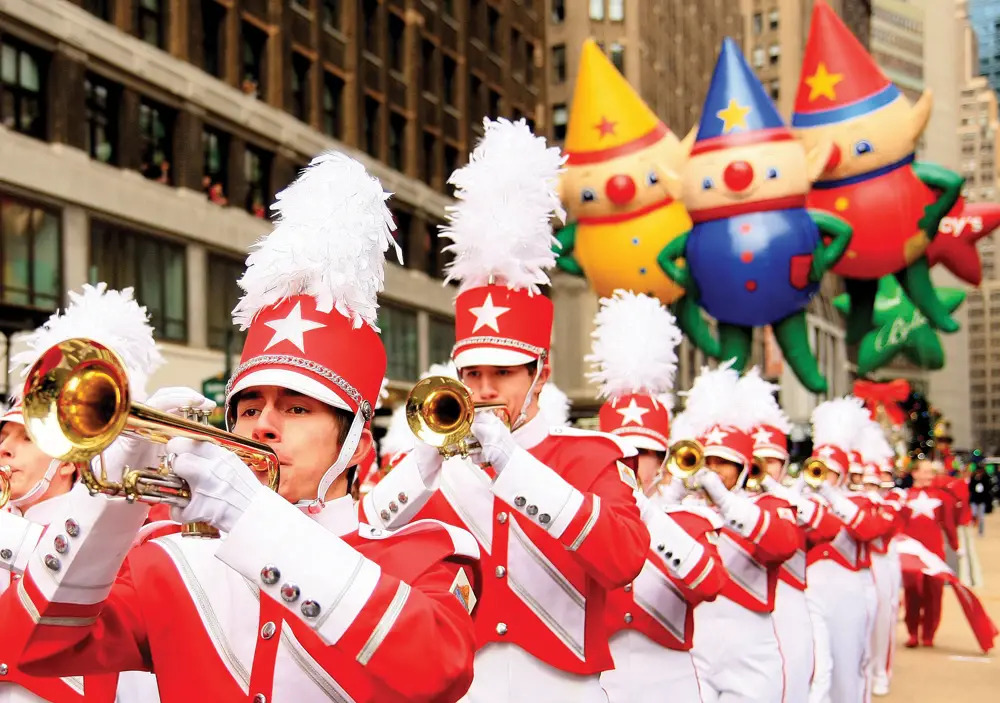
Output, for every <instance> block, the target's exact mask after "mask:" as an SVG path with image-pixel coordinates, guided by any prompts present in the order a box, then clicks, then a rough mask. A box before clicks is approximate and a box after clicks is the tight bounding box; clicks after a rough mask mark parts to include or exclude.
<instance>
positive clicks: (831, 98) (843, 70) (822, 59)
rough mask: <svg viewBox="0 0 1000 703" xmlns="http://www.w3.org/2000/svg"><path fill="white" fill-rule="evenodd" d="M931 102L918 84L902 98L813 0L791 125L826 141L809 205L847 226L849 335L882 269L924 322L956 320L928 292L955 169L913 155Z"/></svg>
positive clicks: (842, 264)
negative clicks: (825, 159)
mask: <svg viewBox="0 0 1000 703" xmlns="http://www.w3.org/2000/svg"><path fill="white" fill-rule="evenodd" d="M931 102H932V101H931V95H930V93H929V92H926V93H924V95H923V96H922V97H921V98H920V100H918V101H917V103H916V104H911V103H910V101H909V100H908V99H907V98H906V96H904V95H903V94H902V93H901V92H900V91H899V89H898V88H896V86H895V85H893V84H892V82H891V81H889V79H888V78H886V76H885V74H883V73H882V71H881V69H879V67H878V65H877V64H876V63H875V61H874V60H873V59H872V57H871V56H869V55H868V52H867V51H866V50H865V48H864V47H863V46H862V45H861V43H860V42H859V41H858V40H857V39H856V38H855V37H854V35H853V34H852V33H851V31H850V30H849V29H848V28H847V26H846V25H845V24H844V23H843V22H842V21H841V20H840V18H838V17H837V15H836V13H834V11H833V10H831V9H830V7H829V6H828V5H827V4H826V3H824V2H823V1H822V0H816V4H815V6H814V8H813V15H812V23H811V26H810V29H809V38H808V41H807V43H806V48H805V57H804V60H803V65H802V74H801V79H800V83H799V88H798V94H797V95H796V99H795V108H794V113H793V116H792V127H793V128H794V129H795V130H796V133H797V135H798V137H799V138H800V139H802V140H803V142H804V143H805V144H806V146H807V147H809V148H812V147H815V146H816V145H819V144H822V143H824V142H825V141H832V142H833V143H834V145H835V148H834V151H833V154H832V156H831V158H830V161H829V163H828V164H827V166H826V169H825V171H824V172H823V174H822V176H821V177H820V178H819V180H818V181H817V182H816V183H815V184H814V185H813V190H812V192H811V194H810V196H809V206H810V207H811V208H816V209H819V210H823V211H825V212H828V213H830V214H834V215H837V216H839V217H841V218H843V219H845V220H846V221H847V222H849V223H850V224H851V225H852V227H853V228H854V236H853V237H852V239H851V243H850V246H849V247H848V249H847V253H846V255H845V256H844V257H843V258H842V259H841V260H840V261H839V262H838V263H837V265H836V266H835V267H834V269H833V270H834V272H835V273H837V274H838V275H840V276H842V277H843V278H844V279H845V283H846V287H847V290H848V292H849V293H850V295H851V314H850V316H849V318H848V323H847V342H848V343H849V344H853V343H855V342H857V341H859V340H860V339H861V338H862V337H863V336H864V335H865V333H866V332H868V331H869V330H870V329H871V327H872V324H873V320H872V311H873V306H874V304H875V295H876V292H877V289H878V286H879V280H880V279H881V278H882V277H883V276H886V275H890V274H891V275H894V276H895V277H896V279H897V280H898V281H899V283H900V285H901V286H902V287H903V289H904V290H905V292H906V294H907V296H908V298H909V299H910V300H912V301H913V303H914V304H915V305H916V307H917V308H918V309H919V310H920V311H921V313H923V315H924V316H925V317H926V318H927V320H928V321H929V323H930V324H931V325H933V326H934V327H936V328H938V329H941V330H944V331H946V332H954V331H955V330H957V329H958V324H957V323H956V322H955V321H954V320H952V319H951V316H950V315H949V313H948V309H947V305H945V303H944V302H943V301H941V300H940V299H938V297H937V296H936V295H935V293H934V287H933V286H932V285H931V281H930V275H929V266H928V262H927V258H926V252H927V247H928V245H929V244H930V242H931V240H932V239H933V238H934V237H935V235H936V234H937V232H938V227H939V225H940V222H941V219H942V218H943V217H944V216H945V215H947V214H948V212H949V211H950V210H951V209H952V207H953V206H954V204H955V202H956V200H957V199H958V196H959V193H960V191H961V188H962V183H963V178H962V177H961V176H960V175H958V174H957V173H954V172H952V171H949V170H947V169H945V168H942V167H940V166H935V165H932V164H927V163H921V162H917V161H914V150H915V149H916V145H917V141H918V139H919V138H920V135H921V133H922V132H923V131H924V128H925V127H926V125H927V120H928V118H929V117H930V112H931Z"/></svg>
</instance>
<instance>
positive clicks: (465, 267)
mask: <svg viewBox="0 0 1000 703" xmlns="http://www.w3.org/2000/svg"><path fill="white" fill-rule="evenodd" d="M485 126H486V134H485V136H484V137H483V139H482V140H481V141H480V143H479V145H477V147H476V149H475V150H474V151H473V153H472V156H471V159H470V162H469V164H468V165H467V166H465V167H463V168H461V169H459V170H458V171H456V172H455V173H454V174H453V175H452V181H453V182H454V183H456V185H458V190H457V192H456V199H457V205H456V206H455V207H454V208H453V210H452V212H451V214H450V220H451V221H450V223H449V225H448V226H447V227H446V228H445V230H444V231H443V234H445V236H448V237H450V238H451V239H452V240H453V241H454V243H453V245H452V246H451V249H452V250H453V251H454V252H455V254H456V256H455V260H454V261H453V262H452V264H451V265H450V267H449V276H450V277H451V278H457V279H458V280H460V281H461V284H462V285H461V288H460V292H459V295H458V297H457V299H456V301H455V335H456V343H455V348H454V353H453V359H454V361H455V364H456V366H457V368H458V369H459V370H462V369H464V368H468V367H472V368H483V367H490V368H497V367H499V368H528V369H529V370H530V373H532V374H533V375H534V381H533V382H532V384H531V387H530V388H529V390H528V394H527V397H526V398H525V400H524V402H523V404H522V407H521V408H520V409H519V410H520V412H518V409H517V408H515V409H514V412H513V413H512V416H511V418H510V420H511V424H512V427H513V432H512V433H510V434H508V433H507V432H506V430H500V431H499V432H498V434H499V438H498V439H496V440H495V442H496V443H498V444H499V445H502V446H503V447H505V449H504V450H503V453H504V456H503V457H502V458H503V460H504V467H503V468H502V470H500V468H499V467H498V466H497V462H496V461H490V463H491V464H492V466H486V467H484V466H481V465H477V464H476V463H475V462H473V461H471V460H469V459H463V458H461V457H457V458H452V459H449V460H447V461H445V462H444V463H443V466H442V465H441V464H440V461H438V462H437V464H436V465H435V463H434V461H433V460H432V459H431V458H430V456H431V455H434V456H436V451H435V452H430V453H428V451H427V450H428V449H429V448H428V447H426V445H422V443H418V445H417V446H416V447H415V449H414V451H413V452H411V453H410V454H409V455H407V457H406V458H405V459H403V460H402V461H401V462H400V463H399V464H398V465H396V467H395V468H394V469H393V470H392V471H391V473H389V474H388V475H387V476H386V478H384V479H383V480H382V481H381V482H380V483H379V484H378V485H377V486H375V488H374V489H373V490H372V492H371V493H369V494H368V495H367V496H366V497H365V499H364V500H363V501H362V503H361V510H362V513H363V515H365V516H366V518H367V519H368V520H369V521H371V523H372V524H374V525H378V526H380V527H385V528H389V529H396V528H397V527H399V526H400V525H404V524H406V523H408V522H409V521H411V520H413V519H415V518H417V517H433V518H436V519H440V520H442V521H444V522H449V523H452V524H455V525H461V526H463V527H465V528H466V529H468V530H469V531H470V532H472V534H474V535H475V536H476V539H477V540H478V542H479V545H480V548H481V553H482V554H481V564H482V572H483V588H482V594H481V597H480V599H479V604H478V606H477V608H476V613H475V621H476V646H477V649H478V652H477V655H476V662H475V680H474V681H473V684H472V688H471V689H470V691H469V693H468V695H467V698H466V700H468V701H470V702H471V703H480V702H483V701H490V702H492V701H521V700H525V699H527V698H529V697H531V698H540V699H544V700H552V701H571V700H572V701H581V702H589V701H595V702H596V701H605V700H606V697H605V694H604V692H603V691H602V690H601V687H600V683H599V674H600V672H602V671H605V670H607V669H610V668H611V667H612V665H613V664H612V660H611V655H610V652H609V650H608V632H607V628H606V620H605V613H606V607H607V596H608V593H609V591H612V590H614V589H616V588H621V587H623V586H624V585H626V584H628V583H630V582H632V580H633V579H634V578H635V577H636V575H637V574H638V573H639V572H640V570H641V569H642V565H643V560H644V556H645V554H646V552H647V549H648V546H649V532H648V530H647V529H646V527H645V525H644V524H643V523H642V520H641V519H640V516H639V509H638V507H637V506H636V503H635V499H634V497H633V495H632V488H631V487H630V486H629V484H628V483H626V482H625V480H623V478H622V476H621V474H620V473H619V468H618V467H619V461H620V460H622V459H623V458H624V457H625V454H626V453H629V452H631V450H626V449H624V448H623V447H622V446H620V445H619V444H618V443H617V442H616V441H615V439H614V438H612V437H610V436H608V435H604V434H600V433H594V432H587V431H583V430H576V429H571V428H568V427H550V426H549V424H548V423H547V421H546V419H545V418H544V417H543V416H541V415H540V414H539V413H538V411H537V403H536V402H535V400H534V396H535V395H536V394H537V392H538V391H539V390H540V388H539V386H540V383H539V381H540V379H541V376H542V375H543V374H545V375H547V367H548V364H549V363H550V362H549V344H550V338H551V335H552V316H553V307H552V302H551V301H550V300H549V299H548V298H546V297H545V296H543V295H541V294H540V293H539V292H538V288H537V286H538V285H540V284H544V283H546V282H547V281H548V278H547V276H546V274H545V271H544V269H545V268H548V267H551V266H552V265H553V264H554V255H553V254H552V251H551V248H552V245H553V241H554V240H553V237H552V231H551V227H550V226H549V224H548V222H549V219H550V217H551V213H552V212H553V211H557V212H559V211H560V208H559V205H558V197H557V196H556V194H555V191H554V187H555V184H556V179H557V177H558V173H559V168H560V166H561V164H562V161H563V157H561V156H560V155H559V152H558V149H554V148H547V147H546V145H545V142H544V140H543V139H541V138H537V137H535V136H534V135H532V134H531V132H530V130H529V129H528V127H527V126H526V125H525V123H524V121H523V120H520V121H518V122H516V123H510V122H508V121H507V120H503V119H501V120H498V121H496V122H491V121H489V120H486V121H485ZM513 203H517V206H516V207H513V206H512V205H513ZM539 262H542V263H541V264H539ZM489 420H495V418H494V417H492V416H487V417H485V418H484V417H482V415H480V416H477V419H476V424H474V425H473V433H475V432H477V431H479V430H478V429H477V428H478V427H483V426H484V425H486V426H489V425H488V421H489ZM479 423H482V424H479ZM497 424H499V423H498V422H495V423H493V425H492V427H493V428H495V427H496V425H497ZM490 431H491V432H497V430H496V429H491V430H490ZM479 439H481V440H482V439H483V438H482V437H479ZM490 443H491V442H490V441H489V440H487V441H483V445H484V446H483V455H484V457H485V456H486V450H487V449H488V447H487V446H486V445H488V444H490ZM421 457H428V458H427V459H426V460H425V459H422V458H421ZM422 462H423V463H422ZM425 465H426V466H431V467H432V468H431V469H430V470H428V469H426V468H424V467H425Z"/></svg>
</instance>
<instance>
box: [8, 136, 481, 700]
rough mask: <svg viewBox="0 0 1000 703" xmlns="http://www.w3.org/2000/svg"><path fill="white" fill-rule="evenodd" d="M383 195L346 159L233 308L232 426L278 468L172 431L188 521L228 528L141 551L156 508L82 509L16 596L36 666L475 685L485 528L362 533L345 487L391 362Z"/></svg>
mask: <svg viewBox="0 0 1000 703" xmlns="http://www.w3.org/2000/svg"><path fill="white" fill-rule="evenodd" d="M387 198H388V194H386V193H384V192H383V190H382V187H381V185H380V184H379V182H378V181H377V180H376V179H375V178H373V177H371V176H370V175H369V174H368V173H367V172H366V171H365V170H364V167H363V166H362V165H361V164H360V163H358V162H357V161H354V160H353V159H350V158H348V157H347V156H344V155H342V154H339V153H336V152H328V153H326V154H323V155H321V156H319V157H317V158H316V159H314V160H313V162H312V164H311V165H310V166H309V167H308V168H307V169H306V170H304V171H303V172H302V174H301V175H300V176H299V178H298V179H297V180H296V181H295V182H294V183H293V184H292V185H291V186H289V187H288V188H287V189H286V190H284V191H283V192H282V193H280V194H279V196H278V202H277V204H276V205H275V210H276V211H277V215H278V217H277V224H276V225H275V227H274V229H273V230H272V232H271V233H270V234H268V235H267V237H265V238H264V239H263V240H262V241H261V242H259V243H258V245H257V246H256V247H255V249H254V251H253V252H252V253H251V255H250V257H249V258H248V267H247V270H246V272H245V274H244V276H243V277H242V279H241V280H240V285H241V286H242V288H243V290H244V292H245V294H244V296H243V298H242V299H241V300H240V302H239V304H238V306H237V309H236V311H235V312H234V318H235V321H236V322H238V323H241V324H244V325H245V326H247V328H248V333H247V341H246V344H245V345H244V349H243V353H242V359H241V363H240V365H239V366H238V367H237V369H236V370H235V372H234V375H233V378H232V380H231V382H230V385H229V386H228V387H227V390H226V409H225V410H226V412H225V415H226V420H227V423H228V426H229V427H230V428H231V429H232V430H233V431H234V433H235V435H238V436H239V437H242V438H246V439H247V440H256V442H258V443H263V444H265V445H266V447H265V449H267V448H269V451H270V453H269V454H265V456H267V457H270V459H271V460H273V461H271V464H270V465H271V466H273V465H274V463H277V464H278V465H279V466H280V480H279V481H275V479H276V478H277V477H276V476H275V475H274V471H273V470H272V471H271V472H270V475H269V476H265V475H264V473H263V472H259V473H258V475H255V472H254V471H253V470H251V469H250V468H249V467H248V466H247V465H246V464H244V463H243V461H241V460H240V458H239V457H238V456H237V455H236V454H234V453H233V452H230V451H228V450H226V449H224V448H223V447H221V446H219V445H218V444H215V443H210V442H201V441H195V440H193V439H188V438H180V437H175V438H174V439H171V440H170V441H169V442H167V445H166V449H167V451H168V452H169V455H172V460H171V461H170V470H171V472H172V474H173V475H174V476H176V477H180V478H181V479H184V481H185V482H186V484H185V485H186V488H187V490H188V491H189V493H190V498H189V499H188V500H186V501H180V502H178V503H177V504H176V505H175V507H173V508H172V512H171V514H172V516H173V517H174V519H175V520H177V521H178V522H180V523H185V524H187V523H196V522H208V523H209V524H211V525H213V526H214V527H216V528H218V530H219V531H220V533H221V534H222V538H221V539H219V540H213V539H187V538H183V537H182V536H181V535H179V534H172V535H167V536H162V537H158V538H156V539H153V540H151V541H146V542H144V543H142V544H140V545H139V546H137V547H135V548H133V549H131V550H129V546H130V544H131V543H132V541H133V538H134V537H135V536H136V533H137V531H138V529H139V527H140V525H142V523H143V521H144V519H145V517H146V513H147V506H146V505H145V504H144V503H141V502H139V503H135V504H132V503H129V502H127V501H124V500H121V499H120V498H105V497H103V496H98V497H90V496H86V495H84V496H81V497H80V499H78V500H73V501H71V502H69V503H68V504H67V506H66V509H65V510H64V511H61V512H60V514H59V515H57V516H55V517H56V519H54V520H53V525H57V526H58V528H57V529H55V530H51V531H50V532H49V533H47V534H46V535H45V536H44V537H43V538H42V541H41V543H40V544H39V548H38V549H37V550H36V551H35V552H34V553H33V554H32V556H31V557H30V558H29V560H28V566H27V569H26V571H25V576H24V578H23V579H22V580H21V582H20V588H19V593H18V594H12V593H10V592H8V593H7V594H5V597H4V598H5V602H4V606H5V611H6V612H7V613H9V617H11V618H12V620H14V624H15V626H16V631H18V632H20V633H23V634H24V636H25V641H26V646H25V649H24V653H23V655H22V661H23V663H24V668H25V669H26V670H28V671H30V672H31V673H45V674H60V675H66V674H73V673H79V672H80V671H126V670H144V671H155V672H156V675H157V682H158V686H159V694H160V697H161V700H163V701H164V703H171V702H174V701H177V702H179V701H190V700H192V699H193V698H196V699H197V700H205V701H209V700H211V701H234V700H249V701H257V702H261V701H268V700H292V699H297V700H302V701H310V700H317V699H324V700H325V699H328V698H333V699H344V700H353V701H368V702H374V701H387V700H406V701H456V700H458V699H459V698H460V697H461V696H462V695H463V694H464V692H465V690H466V689H467V688H468V686H469V682H470V681H471V678H472V654H473V645H474V630H473V623H472V619H471V618H470V617H469V613H470V612H471V611H472V609H473V607H474V606H475V602H476V597H477V578H476V574H477V566H476V557H477V555H478V548H477V546H476V543H475V540H474V539H473V538H472V536H471V535H469V534H468V533H467V532H464V531H462V530H460V529H458V528H455V527H451V526H446V525H442V524H440V523H434V522H424V523H420V524H415V525H413V526H412V527H410V528H408V529H403V530H400V531H399V532H397V533H395V534H391V535H390V534H386V533H385V532H384V531H382V530H380V529H378V528H375V527H370V526H367V525H359V523H358V520H357V512H356V509H355V507H354V504H353V501H352V500H351V498H350V496H349V489H350V484H351V482H352V480H353V478H354V476H353V473H354V470H353V469H354V467H355V466H356V465H357V463H358V462H359V461H360V460H361V458H363V457H364V456H365V454H366V453H367V451H368V449H369V448H370V446H371V442H372V437H371V432H370V430H369V428H368V423H369V421H370V419H371V415H372V406H373V404H374V403H375V400H376V398H377V395H378V392H379V387H380V385H381V381H382V378H383V376H384V373H385V366H386V356H385V349H384V347H383V344H382V341H381V339H380V337H379V335H378V333H377V331H376V329H375V328H374V322H375V315H376V311H377V301H376V294H377V292H378V290H379V289H380V288H381V285H380V284H381V281H382V280H383V278H382V276H383V270H382V267H383V265H384V260H383V256H384V251H385V250H386V249H387V248H389V247H391V246H393V245H392V238H391V227H392V224H391V223H392V219H391V215H390V213H389V210H388V208H387V207H386V205H385V201H386V200H387ZM345 252H351V253H350V254H347V253H345ZM51 361H52V362H56V361H58V362H59V364H60V365H61V364H63V363H70V362H71V360H70V359H52V360H51ZM192 424H193V423H192ZM230 436H231V435H230ZM217 439H219V440H220V441H221V440H222V438H217ZM227 441H228V438H227ZM236 444H238V442H236ZM243 446H244V447H260V444H253V445H250V444H248V443H245V444H244V445H243ZM136 451H137V452H145V451H148V447H146V446H143V445H141V444H140V446H139V447H138V449H137V450H136ZM255 451H258V453H259V451H260V450H255ZM116 461H118V462H120V463H122V464H127V465H129V466H133V465H136V463H137V459H136V457H135V456H134V455H133V456H129V455H125V456H122V457H119V458H118V459H117V460H116ZM140 461H141V460H140ZM140 465H141V464H140ZM274 484H276V492H272V491H271V490H269V489H268V488H267V485H274ZM123 562H124V563H123ZM119 570H121V573H120V574H119ZM116 574H118V576H117V578H116ZM11 596H15V597H18V596H19V597H18V598H17V599H16V600H14V601H13V602H11V598H10V597H11ZM415 662H419V665H414V663H415ZM192 666H195V667H196V669H192ZM193 672H196V676H195V677H194V678H192V673H193Z"/></svg>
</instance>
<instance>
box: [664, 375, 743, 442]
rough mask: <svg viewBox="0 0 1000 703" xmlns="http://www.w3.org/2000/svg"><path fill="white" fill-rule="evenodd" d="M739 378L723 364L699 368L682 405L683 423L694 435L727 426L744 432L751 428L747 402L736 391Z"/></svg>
mask: <svg viewBox="0 0 1000 703" xmlns="http://www.w3.org/2000/svg"><path fill="white" fill-rule="evenodd" d="M739 381H740V375H739V373H737V371H736V370H735V369H734V368H733V362H732V361H727V362H726V363H724V364H721V365H720V366H719V367H718V368H716V369H710V368H708V367H707V366H706V367H702V369H701V373H700V374H698V377H697V378H695V379H694V384H693V385H692V386H691V390H689V391H687V392H686V393H681V394H680V395H684V396H686V398H687V400H686V401H685V403H684V415H685V423H687V426H688V429H689V431H691V432H694V433H695V434H697V435H700V434H702V433H704V432H707V431H708V430H709V428H711V427H713V426H715V425H727V426H729V427H735V428H737V429H739V430H742V431H744V432H749V431H750V430H752V429H753V427H754V421H753V418H752V413H751V412H750V408H749V407H747V405H748V402H747V400H746V399H745V398H744V397H742V396H741V394H740V393H739V390H738V384H739Z"/></svg>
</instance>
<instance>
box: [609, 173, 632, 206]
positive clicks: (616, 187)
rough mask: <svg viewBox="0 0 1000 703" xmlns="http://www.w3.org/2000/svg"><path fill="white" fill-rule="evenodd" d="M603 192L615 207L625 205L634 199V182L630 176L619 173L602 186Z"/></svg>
mask: <svg viewBox="0 0 1000 703" xmlns="http://www.w3.org/2000/svg"><path fill="white" fill-rule="evenodd" d="M604 191H605V192H606V193H607V194H608V198H609V199H610V200H611V202H613V203H614V204H615V205H627V204H628V203H630V202H632V198H634V197H635V181H633V180H632V177H631V176H626V175H625V174H622V173H619V174H618V175H617V176H612V177H611V178H609V179H608V182H607V183H605V184H604Z"/></svg>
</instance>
